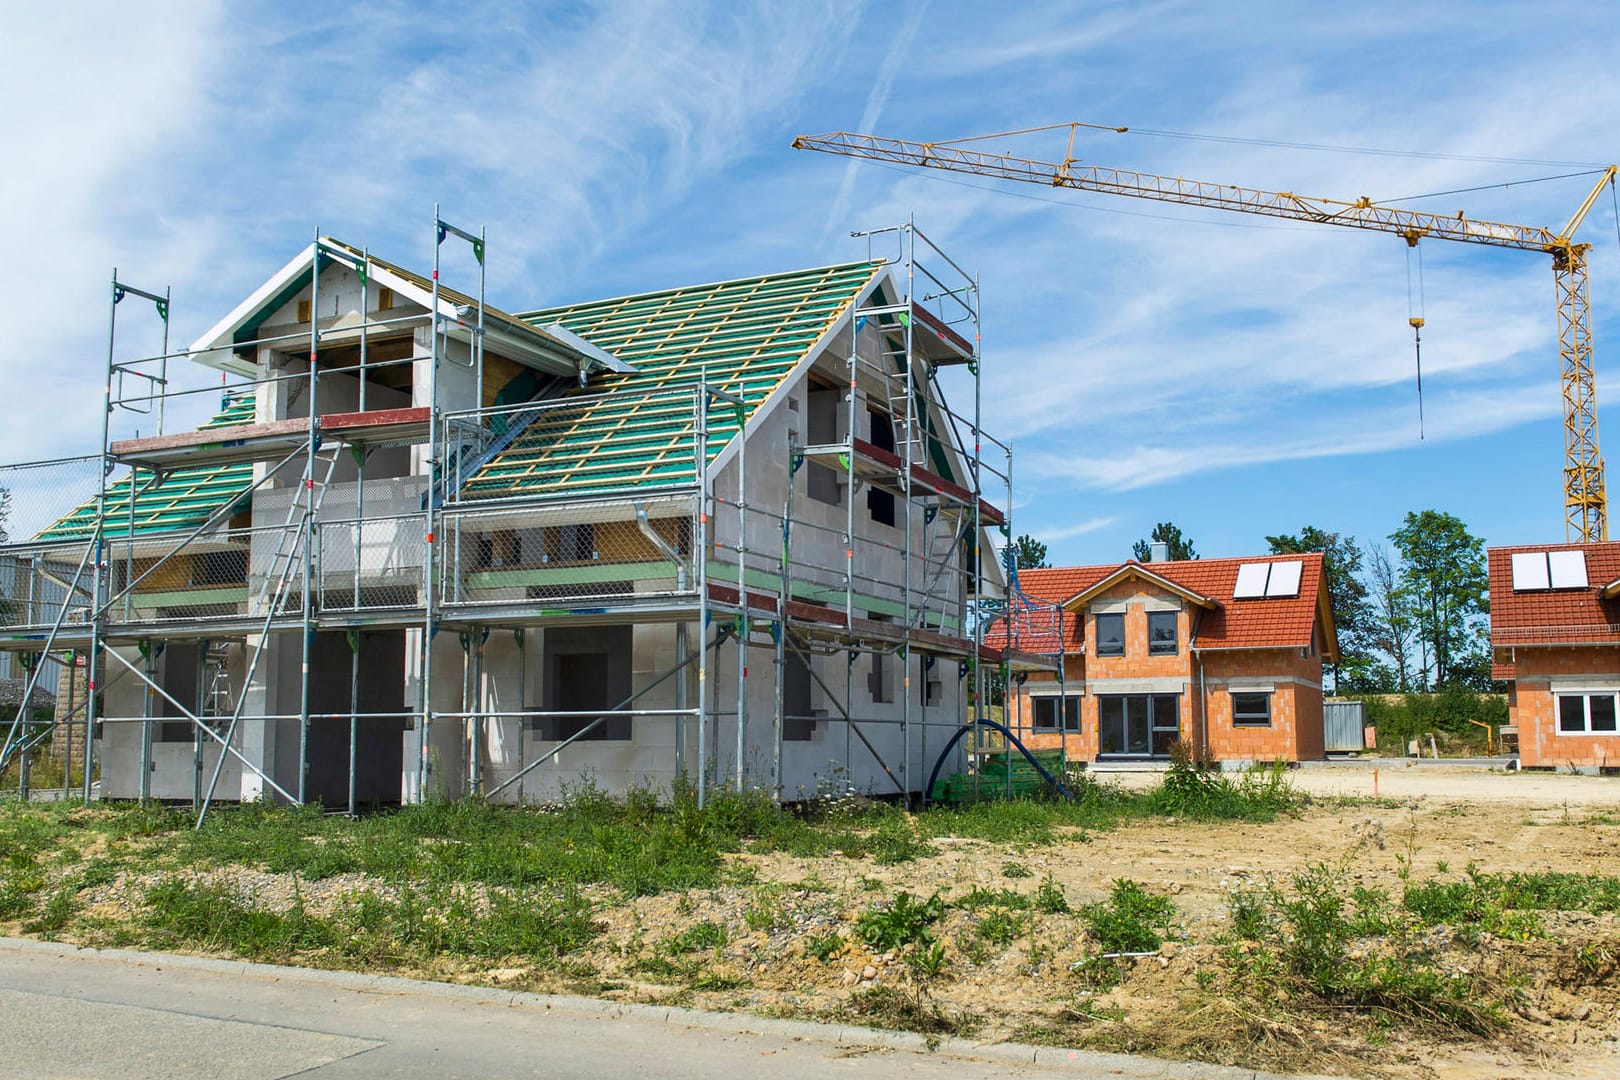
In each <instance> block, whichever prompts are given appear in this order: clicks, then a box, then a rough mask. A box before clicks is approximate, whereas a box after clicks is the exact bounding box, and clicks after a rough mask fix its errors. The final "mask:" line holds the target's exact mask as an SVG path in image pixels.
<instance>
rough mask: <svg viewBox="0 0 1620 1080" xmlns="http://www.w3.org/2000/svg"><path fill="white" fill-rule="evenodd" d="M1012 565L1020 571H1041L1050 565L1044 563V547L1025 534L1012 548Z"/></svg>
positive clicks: (1014, 542) (1015, 541)
mask: <svg viewBox="0 0 1620 1080" xmlns="http://www.w3.org/2000/svg"><path fill="white" fill-rule="evenodd" d="M1012 556H1013V565H1014V566H1015V567H1017V568H1018V569H1020V570H1041V569H1044V568H1046V567H1048V566H1050V565H1051V564H1050V563H1048V562H1047V561H1046V545H1045V544H1043V543H1041V542H1040V541H1039V540H1037V539H1035V538H1034V537H1033V536H1031V535H1029V534H1028V533H1025V534H1024V535H1023V536H1020V537H1019V538H1018V539H1017V540H1014V541H1013V546H1012Z"/></svg>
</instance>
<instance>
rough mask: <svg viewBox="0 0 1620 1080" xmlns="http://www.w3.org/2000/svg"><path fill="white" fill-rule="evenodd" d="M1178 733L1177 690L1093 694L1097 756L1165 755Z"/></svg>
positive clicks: (1179, 712) (1178, 735)
mask: <svg viewBox="0 0 1620 1080" xmlns="http://www.w3.org/2000/svg"><path fill="white" fill-rule="evenodd" d="M1180 737H1181V695H1180V694H1101V695H1099V696H1098V697H1097V756H1098V757H1151V758H1167V757H1169V756H1170V744H1171V743H1173V742H1175V741H1176V740H1177V739H1178V738H1180Z"/></svg>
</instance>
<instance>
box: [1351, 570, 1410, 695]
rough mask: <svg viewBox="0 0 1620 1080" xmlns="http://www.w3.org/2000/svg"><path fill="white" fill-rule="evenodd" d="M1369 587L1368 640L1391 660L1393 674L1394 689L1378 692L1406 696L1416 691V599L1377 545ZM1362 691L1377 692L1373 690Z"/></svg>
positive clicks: (1369, 576)
mask: <svg viewBox="0 0 1620 1080" xmlns="http://www.w3.org/2000/svg"><path fill="white" fill-rule="evenodd" d="M1367 584H1368V585H1369V589H1368V595H1369V597H1370V603H1371V606H1372V615H1371V618H1370V619H1369V622H1368V639H1369V641H1370V642H1371V644H1372V646H1373V647H1374V648H1376V649H1378V650H1379V651H1380V652H1382V653H1383V654H1384V655H1385V656H1387V657H1389V661H1390V667H1391V671H1390V672H1389V674H1390V675H1392V676H1393V679H1392V680H1391V681H1392V682H1393V685H1386V686H1381V687H1377V688H1376V691H1377V692H1382V693H1388V692H1389V691H1391V690H1397V691H1399V692H1401V693H1403V694H1404V693H1406V691H1408V690H1410V689H1411V688H1412V634H1413V631H1414V630H1415V629H1416V624H1417V620H1416V618H1415V617H1414V615H1413V612H1412V599H1411V597H1410V596H1408V595H1407V593H1406V591H1405V590H1404V589H1402V588H1401V579H1400V574H1399V573H1398V572H1397V571H1396V569H1395V561H1394V560H1393V559H1391V558H1390V555H1389V549H1388V548H1386V547H1385V546H1384V545H1382V544H1373V545H1372V546H1371V547H1369V548H1368V549H1367ZM1369 674H1371V673H1370V672H1369ZM1358 689H1365V690H1367V691H1369V692H1371V691H1374V688H1373V687H1370V686H1369V687H1364V688H1363V687H1358Z"/></svg>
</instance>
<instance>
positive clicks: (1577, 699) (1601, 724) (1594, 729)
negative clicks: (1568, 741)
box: [1558, 693, 1617, 735]
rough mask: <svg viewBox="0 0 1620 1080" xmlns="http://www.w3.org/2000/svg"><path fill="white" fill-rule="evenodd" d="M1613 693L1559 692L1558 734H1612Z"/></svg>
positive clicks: (1613, 732)
mask: <svg viewBox="0 0 1620 1080" xmlns="http://www.w3.org/2000/svg"><path fill="white" fill-rule="evenodd" d="M1614 699H1615V695H1614V694H1612V693H1609V694H1559V695H1558V734H1560V735H1613V734H1615V733H1616V730H1617V729H1616V725H1615V706H1614Z"/></svg>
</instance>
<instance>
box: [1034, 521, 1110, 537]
mask: <svg viewBox="0 0 1620 1080" xmlns="http://www.w3.org/2000/svg"><path fill="white" fill-rule="evenodd" d="M1117 521H1119V518H1117V517H1112V516H1110V517H1095V518H1091V519H1089V520H1087V521H1077V522H1075V523H1073V524H1071V525H1054V526H1052V527H1050V528H1044V529H1036V530H1035V532H1034V536H1035V539H1037V540H1040V541H1042V542H1043V543H1048V544H1055V543H1057V542H1059V541H1061V540H1073V539H1074V538H1075V537H1077V536H1084V535H1086V534H1087V533H1094V532H1097V531H1098V530H1099V529H1106V528H1108V527H1109V526H1110V525H1113V524H1114V523H1115V522H1117Z"/></svg>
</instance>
